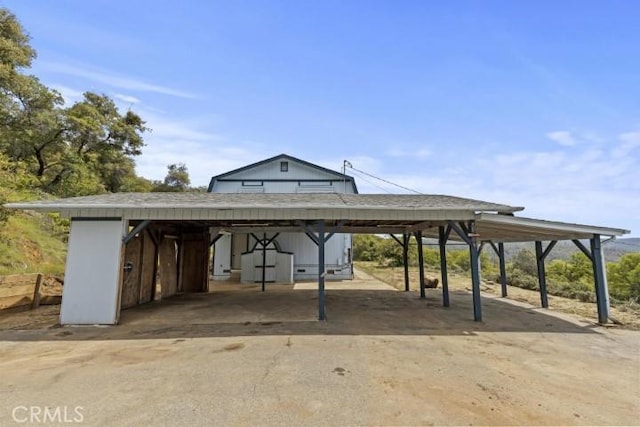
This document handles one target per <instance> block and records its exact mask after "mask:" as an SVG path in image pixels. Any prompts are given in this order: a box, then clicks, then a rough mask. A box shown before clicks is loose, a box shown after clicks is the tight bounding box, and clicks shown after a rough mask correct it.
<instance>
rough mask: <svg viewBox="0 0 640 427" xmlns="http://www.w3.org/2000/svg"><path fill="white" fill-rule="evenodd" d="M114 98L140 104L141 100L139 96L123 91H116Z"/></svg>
mask: <svg viewBox="0 0 640 427" xmlns="http://www.w3.org/2000/svg"><path fill="white" fill-rule="evenodd" d="M113 97H114V98H116V99H118V100H120V101H122V102H125V103H127V104H139V103H140V100H139V99H138V98H136V97H135V96H131V95H123V94H121V93H116V94H114V95H113Z"/></svg>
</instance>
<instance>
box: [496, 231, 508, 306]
mask: <svg viewBox="0 0 640 427" xmlns="http://www.w3.org/2000/svg"><path fill="white" fill-rule="evenodd" d="M498 262H499V263H500V288H501V290H502V298H505V297H506V296H507V268H506V266H505V260H504V243H502V242H499V243H498Z"/></svg>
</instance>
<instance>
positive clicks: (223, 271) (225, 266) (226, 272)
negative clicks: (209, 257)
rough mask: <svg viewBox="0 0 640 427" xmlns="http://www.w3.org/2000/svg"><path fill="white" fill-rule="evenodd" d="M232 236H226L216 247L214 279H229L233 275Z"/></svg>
mask: <svg viewBox="0 0 640 427" xmlns="http://www.w3.org/2000/svg"><path fill="white" fill-rule="evenodd" d="M230 273H231V235H230V234H225V235H224V236H222V237H221V238H220V239H218V241H217V242H216V243H215V245H214V252H213V278H214V279H215V280H223V279H228V278H229V276H230V275H231V274H230Z"/></svg>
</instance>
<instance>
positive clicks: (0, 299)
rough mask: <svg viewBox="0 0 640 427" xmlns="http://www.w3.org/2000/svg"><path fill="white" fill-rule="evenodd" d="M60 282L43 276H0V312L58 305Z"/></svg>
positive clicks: (60, 290) (60, 292) (57, 279)
mask: <svg viewBox="0 0 640 427" xmlns="http://www.w3.org/2000/svg"><path fill="white" fill-rule="evenodd" d="M62 284H63V282H62V280H61V279H59V278H56V277H54V276H44V275H43V274H39V273H33V274H10V275H7V276H0V310H4V309H8V308H14V307H25V306H31V308H36V307H38V306H40V305H53V304H60V301H61V300H62Z"/></svg>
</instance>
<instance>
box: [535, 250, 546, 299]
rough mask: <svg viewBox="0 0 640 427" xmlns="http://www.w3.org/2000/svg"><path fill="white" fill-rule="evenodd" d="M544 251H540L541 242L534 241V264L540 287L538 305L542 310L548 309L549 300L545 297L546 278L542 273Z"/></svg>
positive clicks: (543, 272)
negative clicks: (535, 264)
mask: <svg viewBox="0 0 640 427" xmlns="http://www.w3.org/2000/svg"><path fill="white" fill-rule="evenodd" d="M544 258H545V256H544V251H543V250H542V242H541V241H539V240H538V241H536V263H537V265H538V284H539V285H540V303H541V304H542V308H549V299H548V297H547V277H546V273H545V271H544Z"/></svg>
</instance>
